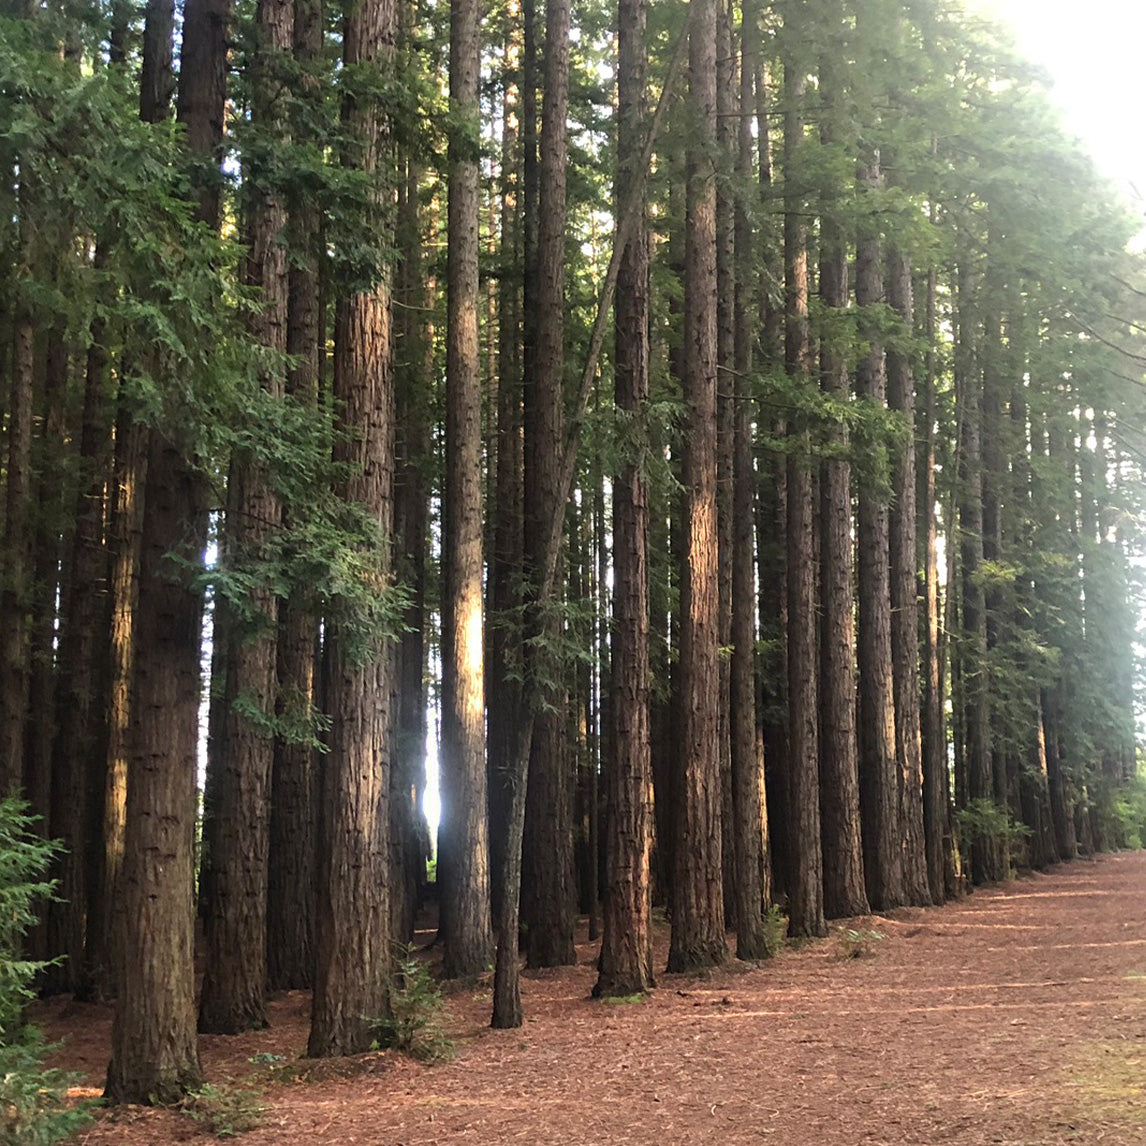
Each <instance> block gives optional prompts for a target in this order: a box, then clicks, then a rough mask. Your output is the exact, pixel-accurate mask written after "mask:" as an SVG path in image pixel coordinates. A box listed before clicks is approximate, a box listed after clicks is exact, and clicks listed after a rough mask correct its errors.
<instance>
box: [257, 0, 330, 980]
mask: <svg viewBox="0 0 1146 1146" xmlns="http://www.w3.org/2000/svg"><path fill="white" fill-rule="evenodd" d="M322 24H323V4H322V0H295V2H294V28H293V36H292V42H293V49H294V58H295V61H296V63H297V65H298V66H299V67H300V68H301V69H302V70H303V72H304V74H305V73H307V72H308V71H309V70H310V69H312V68H313V67H314V66H315V65H316V64H317V62H318V60H319V58H320V55H321V51H322ZM303 85H304V86H303V87H302V91H301V93H300V94H301V98H302V100H303V101H305V102H304V104H303V106H304V107H305V109H306V111H308V112H311V111H313V109H314V108H315V106H316V103H317V101H318V99H319V98H320V97H321V87H320V84H319V83H318V81H317V79H316V78H315V77H313V76H307V78H306V79H304V81H303ZM306 120H307V117H306V115H305V114H299V115H298V117H297V120H296V122H295V123H293V124H292V134H293V136H294V141H295V144H296V145H304V144H309V145H310V146H312V147H313V146H315V145H316V142H317V141H316V140H315V139H314V138H313V137H312V136H311V134H310V133H308V131H307V128H306ZM311 132H313V127H312V128H311ZM288 210H289V214H290V228H291V238H292V244H291V255H292V259H291V266H290V269H289V271H288V277H287V314H286V324H287V328H286V349H287V353H288V354H289V355H290V357H291V361H292V363H293V365H292V367H291V369H290V370H289V372H288V373H287V380H286V388H287V393H288V394H290V395H291V396H293V398H294V399H295V400H296V401H297V402H298V403H300V404H302V405H305V406H309V407H312V408H315V407H317V404H318V389H319V370H320V363H321V346H322V341H323V330H322V328H323V322H322V313H321V308H320V306H319V275H320V263H319V239H320V227H321V223H320V216H319V212H318V210H317V208H316V206H315V204H314V202H313V199H312V198H310V197H308V196H307V195H306V194H305V193H298V194H296V195H295V196H294V197H293V198H292V199H291V201H290V203H289V207H288ZM297 509H298V507H295V506H292V505H291V504H290V503H289V502H288V503H286V504H284V506H283V524H284V526H285V527H287V528H288V529H289V528H290V524H291V516H292V512H297ZM317 645H318V622H317V620H316V618H315V616H314V614H313V611H312V606H311V604H310V603H309V602H308V600H307V593H306V591H305V589H304V588H295V589H294V590H292V592H291V594H290V596H289V597H287V599H286V600H285V601H281V602H280V603H279V634H278V647H277V658H278V701H277V708H276V711H277V713H278V716H279V719H280V720H284V721H285V722H286V723H287V725H288V726H293V727H295V728H298V729H301V728H305V727H308V726H309V725H310V724H311V714H312V712H313V711H314V706H315V702H316V696H315V692H316V689H315V683H316V682H315V659H316V655H315V654H316V648H317ZM317 778H318V772H317V767H316V764H315V760H314V748H313V747H312V745H311V743H310V738H309V737H306V738H305V739H303V740H301V741H300V740H299V739H298V738H297V737H291V736H282V735H280V736H279V737H278V738H277V739H276V740H275V746H274V764H273V767H272V771H271V807H270V837H269V840H268V856H269V859H268V863H267V872H268V881H267V956H266V957H267V986H268V988H270V989H271V990H308V989H310V988H312V987H313V986H314V916H315V895H316V890H317V887H316V877H317V873H316V864H317V859H318V857H317V854H316V850H317V845H318V838H317V830H316V829H317V819H318V806H317V800H316V795H317Z"/></svg>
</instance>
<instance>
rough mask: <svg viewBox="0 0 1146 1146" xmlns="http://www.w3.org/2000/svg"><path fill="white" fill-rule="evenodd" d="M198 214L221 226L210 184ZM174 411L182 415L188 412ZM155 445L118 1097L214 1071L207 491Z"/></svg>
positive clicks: (218, 88) (148, 496)
mask: <svg viewBox="0 0 1146 1146" xmlns="http://www.w3.org/2000/svg"><path fill="white" fill-rule="evenodd" d="M209 2H210V4H211V5H212V6H211V7H210V8H209V9H206V10H200V6H199V4H198V3H196V4H194V5H192V4H189V5H188V8H187V10H186V12H185V16H184V27H183V56H182V59H181V68H180V87H179V109H178V114H179V118H180V120H181V122H183V123H184V124H185V126H186V129H187V141H188V145H189V146H190V147H191V149H192V151H193V152H194V153H195V154H196V155H199V156H203V157H207V156H215V155H217V154H218V152H219V149H220V148H221V146H222V126H223V104H224V100H225V76H226V67H225V65H226V35H225V32H226V29H225V23H226V14H227V9H226V8H225V7H219V6H218V4H219V0H209ZM198 215H199V218H200V219H201V220H202V221H203V222H205V223H206V224H207V225H208V226H212V227H217V226H218V197H217V194H212V192H211V186H210V183H209V181H207V182H205V183H204V184H203V185H202V186H201V187H200V188H199V210H198ZM168 418H169V422H170V424H171V425H172V426H178V425H179V420H180V419H179V411H178V410H177V409H172V410H170V411H168ZM147 442H148V445H147V455H148V456H147V471H146V472H147V478H146V488H145V490H144V493H143V503H144V504H143V516H142V524H141V532H140V563H139V570H140V572H139V598H138V604H137V607H136V610H135V615H134V618H133V624H132V637H133V640H132V644H133V660H132V685H131V699H130V708H131V738H130V753H129V759H128V774H129V776H130V783H129V785H128V791H127V802H126V814H125V823H124V864H123V871H122V877H121V879H122V894H121V899H122V903H123V913H124V920H125V921H128V923H129V925H128V926H126V927H125V942H124V964H123V976H122V980H121V984H120V994H119V999H118V1005H117V1006H116V1012H115V1022H114V1025H113V1027H112V1056H111V1063H110V1065H109V1066H108V1077H107V1091H106V1093H107V1097H108V1098H109V1099H110V1100H112V1101H114V1102H141V1103H153V1102H159V1103H170V1102H175V1101H178V1100H179V1099H180V1098H181V1097H182V1096H183V1094H184V1093H186V1091H187V1090H189V1089H191V1088H192V1087H194V1086H195V1085H197V1084H198V1082H199V1078H200V1073H199V1058H198V1051H197V1047H196V1040H195V989H194V922H195V912H194V901H193V894H194V857H195V846H194V832H195V804H196V783H195V779H196V765H197V756H198V742H199V654H200V646H201V642H202V637H203V633H202V622H203V595H202V591H201V590H200V589H199V588H198V586H197V585H196V584H195V579H194V577H193V574H192V570H194V569H195V568H196V567H198V566H199V565H200V564H201V562H202V560H203V555H204V549H205V547H206V543H207V499H206V481H205V478H204V475H203V474H202V472H201V471H200V470H199V469H198V467H197V465H196V462H195V459H193V458H192V457H191V456H190V455H189V454H188V452H187V450H186V448H185V446H184V444H183V443H181V442H180V441H178V440H177V438H174V437H171V436H168V435H167V434H166V433H164V432H163V431H162V430H160V429H158V428H156V429H151V430H150V431H149V432H148V435H147ZM171 555H174V556H175V558H177V559H178V562H176V561H173V560H172V557H171Z"/></svg>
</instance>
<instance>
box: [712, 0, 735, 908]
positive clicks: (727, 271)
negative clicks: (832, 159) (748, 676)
mask: <svg viewBox="0 0 1146 1146" xmlns="http://www.w3.org/2000/svg"><path fill="white" fill-rule="evenodd" d="M736 123H737V109H736V61H735V59H734V58H733V53H732V11H731V4H730V3H729V2H728V0H717V15H716V143H717V152H716V155H717V172H718V175H717V181H716V532H717V542H718V565H717V570H718V583H719V604H718V617H719V620H718V628H717V632H718V636H717V641H718V644H719V647H720V648H721V649H727V648H729V646H730V645H731V644H732V534H733V528H734V526H733V520H732V468H733V461H732V452H733V444H732V441H733V434H734V424H735V403H734V401H733V396H732V388H733V385H734V382H733V378H734V375H733V360H734V358H735V354H736V346H735V343H736V328H735V302H736V299H735V294H736V288H735V273H736V268H735V262H736V249H735V217H736V212H735V201H734V196H733V191H732V170H733V164H734V162H735V158H734V148H735V143H736ZM719 670H720V691H719V701H718V705H719V707H718V714H719V719H718V724H717V736H718V742H717V743H718V751H719V754H720V790H721V809H720V824H721V832H720V836H721V846H720V854H721V864H722V867H723V872H724V889H723V895H724V904H725V918H726V920H728V921H729V922H730V923H732V925H733V926H735V914H734V912H735V901H736V900H735V893H736V879H737V874H736V842H735V837H734V831H735V828H734V824H735V817H734V811H733V795H732V750H731V743H730V739H729V737H730V735H731V728H730V724H729V713H728V710H729V699H730V688H731V663H730V660H729V658H728V657H727V656H724V655H721V656H720V658H719Z"/></svg>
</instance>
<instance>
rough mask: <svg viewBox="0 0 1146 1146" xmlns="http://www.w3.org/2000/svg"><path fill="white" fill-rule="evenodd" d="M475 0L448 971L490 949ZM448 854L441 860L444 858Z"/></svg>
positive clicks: (456, 371) (452, 381) (461, 62)
mask: <svg viewBox="0 0 1146 1146" xmlns="http://www.w3.org/2000/svg"><path fill="white" fill-rule="evenodd" d="M479 27H480V21H479V12H478V4H477V0H453V2H452V4H451V6H450V104H451V112H452V114H451V120H450V122H451V137H450V156H449V164H450V173H449V236H450V242H449V250H448V255H447V259H448V270H447V274H448V282H447V288H446V289H447V298H448V309H447V318H446V322H447V329H446V496H445V529H444V532H443V564H444V588H445V595H444V597H443V601H442V759H441V777H442V780H441V788H442V818H441V821H440V825H439V839H440V840H441V841H442V843H443V844H444V845H445V846H444V847H440V853H439V854H440V857H441V861H440V862H441V866H439V869H438V870H439V872H440V874H441V887H442V894H441V907H442V921H443V929H444V933H445V955H444V959H443V971H444V973H445V974H446V976H447V977H449V978H457V977H459V976H463V975H476V974H478V973H479V972H480V971H482V970H484V969H485V968H486V967H487V966H488V965H489V961H490V957H491V955H492V953H493V937H492V933H491V931H490V914H489V841H488V834H487V818H486V816H487V813H486V800H487V796H486V792H487V784H486V761H485V749H486V745H485V714H484V711H483V701H484V691H483V689H484V686H483V673H484V658H483V653H484V650H483V632H482V628H483V626H482V584H481V582H482V486H481V475H482V424H481V373H480V363H479V361H478V255H479V246H478V229H479V221H480V217H479V212H480V199H479V190H480V188H479V175H480V171H479V167H478V160H479V157H478V142H479V115H480V107H479V103H478V82H479V79H480V72H481V39H480V36H479ZM447 861H448V862H447Z"/></svg>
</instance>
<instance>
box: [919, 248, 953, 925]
mask: <svg viewBox="0 0 1146 1146" xmlns="http://www.w3.org/2000/svg"><path fill="white" fill-rule="evenodd" d="M937 294H938V275H937V274H936V271H935V269H934V268H931V270H929V271H928V275H927V307H926V316H925V322H926V331H925V337H926V339H927V375H926V384H925V391H924V392H925V395H926V397H925V401H924V417H925V418H926V423H927V429H926V433H925V437H924V442H923V446H922V454H923V467H922V474H921V475H920V492H921V496H920V498H919V504H918V507H917V508H918V515H919V524H918V534H919V538H920V543H921V545H922V547H923V572H922V575H921V582H922V596H923V600H924V610H925V612H924V621H923V623H924V626H925V628H924V634H923V647H924V672H923V727H922V730H921V732H922V755H923V829H924V846H925V848H926V851H927V884H928V887H929V889H930V891H931V898H932V900H933V902H935V903H942V902H943V901H944V900H945V899H950V898H952V897H953V896H954V895H955V892H956V880H955V865H954V863H953V862H949V859H952V860H953V857H954V847H953V846H952V843H953V841H952V840H951V830H950V829H951V823H950V821H951V782H950V779H949V776H948V771H947V720H946V716H945V714H944V711H943V707H944V692H943V650H942V645H941V638H940V624H941V621H940V618H941V613H940V604H939V538H938V522H937V521H936V510H935V499H936V490H935V469H936V444H937V437H938V427H937V426H936V416H937V409H936V407H937V402H936V393H935V383H936V378H935V375H936V361H935V359H936V353H935V339H936V337H937V334H938V331H937V329H936V313H935V311H936V299H937ZM953 589H954V586H952V585H951V584H948V586H947V591H948V592H949V593H950V592H951V591H952V590H953Z"/></svg>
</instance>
